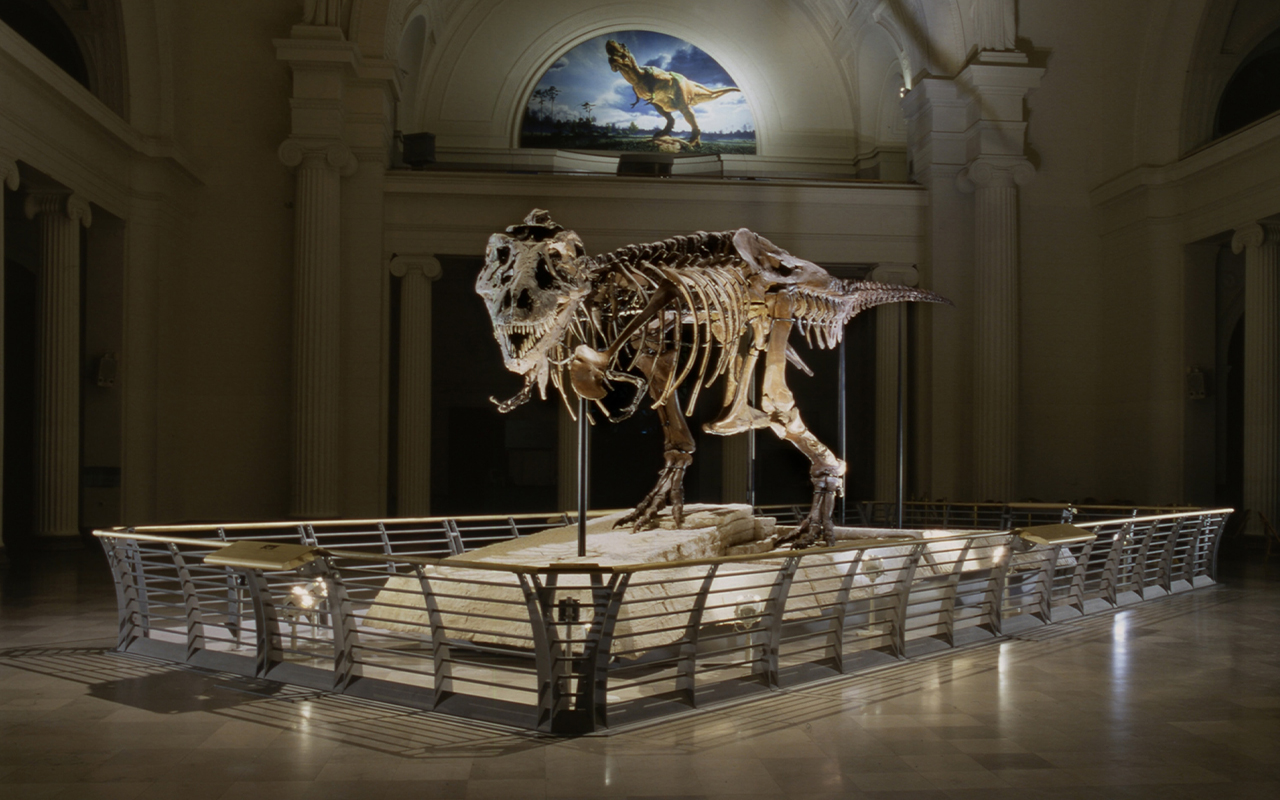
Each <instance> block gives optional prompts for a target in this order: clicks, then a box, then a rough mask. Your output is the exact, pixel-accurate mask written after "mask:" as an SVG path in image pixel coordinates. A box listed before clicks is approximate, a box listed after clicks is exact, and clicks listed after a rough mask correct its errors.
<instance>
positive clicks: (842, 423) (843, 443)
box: [836, 336, 849, 525]
mask: <svg viewBox="0 0 1280 800" xmlns="http://www.w3.org/2000/svg"><path fill="white" fill-rule="evenodd" d="M839 358H840V371H839V376H840V387H839V388H840V390H839V392H838V394H839V397H840V407H839V408H838V409H836V411H837V413H836V428H837V429H838V430H837V431H836V438H838V439H839V440H840V460H841V461H843V462H844V464H845V473H844V474H845V479H844V487H843V488H844V490H843V491H841V492H840V524H841V525H844V524H846V523H845V508H846V505H847V503H848V501H849V480H848V478H849V429H848V427H847V425H848V419H847V417H846V414H847V411H848V407H847V403H848V374H847V373H846V365H845V349H844V336H841V337H840V348H839Z"/></svg>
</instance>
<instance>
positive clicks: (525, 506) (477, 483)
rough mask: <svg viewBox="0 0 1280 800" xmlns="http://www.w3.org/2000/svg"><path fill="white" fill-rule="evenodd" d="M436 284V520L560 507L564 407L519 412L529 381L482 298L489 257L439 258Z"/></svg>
mask: <svg viewBox="0 0 1280 800" xmlns="http://www.w3.org/2000/svg"><path fill="white" fill-rule="evenodd" d="M439 260H440V265H441V268H442V269H443V275H442V276H441V278H440V279H439V280H437V281H436V282H435V284H434V285H433V286H432V296H431V306H432V314H431V317H432V321H431V337H432V339H431V341H432V345H431V346H432V354H431V385H432V393H433V396H432V410H431V417H432V420H431V464H432V467H431V513H432V514H437V515H450V516H452V515H457V516H461V515H466V514H517V513H523V512H533V511H554V510H556V508H555V507H556V476H557V472H556V469H557V442H558V414H559V410H558V404H559V402H560V399H559V397H558V396H556V395H554V394H553V393H550V392H549V393H548V395H547V399H546V400H545V401H542V400H538V399H537V397H536V395H535V398H534V399H532V400H530V401H529V402H528V403H526V404H524V405H523V406H520V407H519V408H517V409H516V410H514V411H512V412H511V413H510V414H499V413H498V410H497V408H495V407H494V404H493V403H491V402H490V401H489V398H490V397H499V398H507V397H510V396H511V395H514V394H515V393H516V392H517V391H519V390H520V386H521V385H522V381H521V378H520V377H518V376H517V375H515V374H513V373H511V372H508V371H507V370H506V369H505V368H504V367H503V366H502V354H501V352H500V351H499V349H498V344H497V342H496V341H495V340H494V338H493V327H492V324H491V323H490V320H489V314H488V312H487V311H486V309H485V307H484V303H483V302H482V301H481V299H480V297H479V295H477V294H476V291H475V281H476V275H477V274H479V272H480V267H481V264H482V261H481V259H480V258H479V257H465V256H463V257H449V256H439Z"/></svg>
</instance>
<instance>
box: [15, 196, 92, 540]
mask: <svg viewBox="0 0 1280 800" xmlns="http://www.w3.org/2000/svg"><path fill="white" fill-rule="evenodd" d="M25 212H26V215H27V218H28V219H36V220H37V225H38V226H39V235H40V295H39V297H40V300H39V303H40V307H39V310H38V312H37V314H38V326H39V327H38V331H37V340H36V387H35V388H36V436H35V438H36V452H35V473H36V535H37V536H38V537H40V538H42V539H45V541H46V542H49V541H50V540H54V542H55V543H56V542H57V541H58V540H61V541H62V542H66V543H74V542H77V541H78V537H79V535H80V521H79V490H80V380H79V377H80V226H81V225H83V226H85V227H88V226H89V225H90V223H91V222H92V221H93V216H92V212H91V211H90V209H89V204H88V203H87V202H86V201H85V200H84V198H82V197H80V196H78V195H75V194H69V193H64V192H41V193H37V194H30V195H28V196H27V199H26V208H25Z"/></svg>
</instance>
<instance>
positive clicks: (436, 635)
mask: <svg viewBox="0 0 1280 800" xmlns="http://www.w3.org/2000/svg"><path fill="white" fill-rule="evenodd" d="M413 573H414V575H416V576H417V577H418V585H419V586H421V587H422V597H423V600H424V602H425V603H426V605H427V623H428V624H429V625H430V626H431V661H432V664H433V667H432V670H431V675H432V679H433V681H434V687H433V692H434V698H433V707H435V708H438V707H439V706H440V704H441V703H443V702H444V701H445V700H447V699H448V698H449V697H450V696H451V695H452V694H453V654H452V653H450V652H449V643H448V641H447V640H446V639H445V631H444V618H443V617H442V616H441V614H440V604H439V603H438V602H437V601H436V593H435V592H433V591H432V590H431V581H430V579H428V578H427V575H426V573H425V572H423V570H422V567H419V566H415V567H414V568H413ZM534 638H535V639H536V638H537V636H536V634H535V636H534ZM539 675H541V671H539Z"/></svg>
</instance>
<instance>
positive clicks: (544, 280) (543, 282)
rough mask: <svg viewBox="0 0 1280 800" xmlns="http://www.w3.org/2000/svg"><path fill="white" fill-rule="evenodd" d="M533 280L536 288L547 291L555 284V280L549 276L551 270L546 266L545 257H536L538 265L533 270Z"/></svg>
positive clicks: (552, 276)
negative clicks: (535, 282)
mask: <svg viewBox="0 0 1280 800" xmlns="http://www.w3.org/2000/svg"><path fill="white" fill-rule="evenodd" d="M533 278H534V280H536V281H537V282H538V288H539V289H542V290H544V291H545V290H547V289H550V288H551V285H552V284H554V283H555V281H556V278H555V276H554V275H552V274H551V268H550V266H548V264H547V258H546V256H542V255H539V256H538V265H537V267H535V268H534V271H533Z"/></svg>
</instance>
